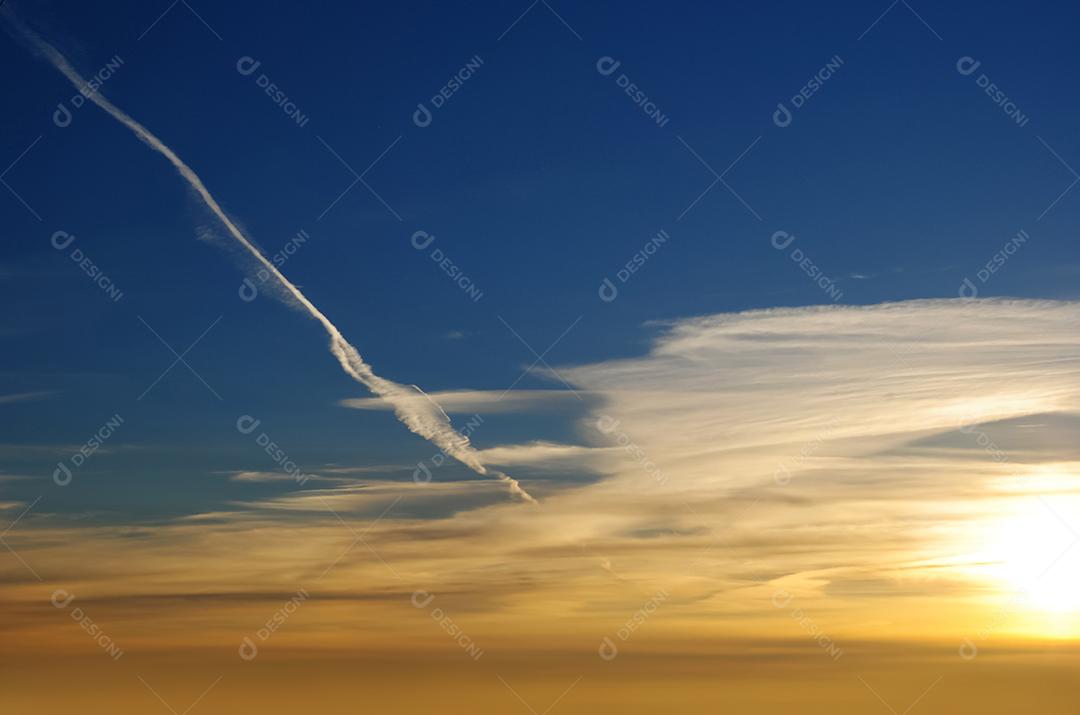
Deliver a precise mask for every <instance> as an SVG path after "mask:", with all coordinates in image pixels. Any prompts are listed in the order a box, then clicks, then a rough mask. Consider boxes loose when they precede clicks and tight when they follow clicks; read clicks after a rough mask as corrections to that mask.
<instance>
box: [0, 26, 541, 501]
mask: <svg viewBox="0 0 1080 715" xmlns="http://www.w3.org/2000/svg"><path fill="white" fill-rule="evenodd" d="M4 16H5V17H6V18H7V19H8V20H9V21H10V22H12V23H13V24H14V26H15V28H16V29H17V30H18V31H19V32H20V33H21V35H22V36H23V37H24V38H25V39H26V40H28V41H29V42H30V43H31V44H32V45H33V46H34V48H35V49H36V50H37V51H38V52H39V53H41V54H42V55H43V56H44V57H45V58H46V59H47V60H48V61H49V62H50V63H52V65H53V66H54V67H56V69H58V70H59V71H60V72H61V73H62V74H63V75H64V76H65V77H67V79H68V80H69V81H70V82H71V83H72V84H73V85H74V86H75V88H76V89H80V90H81V89H83V88H84V87H86V86H87V83H86V80H85V79H84V78H83V77H82V75H80V74H79V72H78V71H77V70H76V69H75V68H74V67H73V66H72V65H71V63H70V62H68V60H67V58H66V57H64V56H63V55H62V54H61V53H60V52H59V51H58V50H57V49H56V48H55V47H53V46H52V45H51V44H49V43H48V42H46V41H45V40H44V39H42V38H41V37H40V36H39V35H38V34H37V33H36V32H34V31H33V30H31V29H30V28H29V27H27V26H26V25H25V24H24V23H23V22H22V21H21V20H19V19H18V18H16V17H15V16H14V15H12V14H11V13H10V12H5V13H4ZM86 96H87V98H88V99H89V100H90V101H91V102H93V103H94V104H96V105H97V106H99V107H101V108H102V109H103V110H105V111H106V112H107V113H108V114H109V115H110V116H111V117H113V118H114V119H116V120H117V121H118V122H120V123H121V124H123V125H124V126H126V127H127V128H128V129H130V130H131V131H132V132H133V133H134V134H135V136H137V137H138V138H139V139H140V140H142V141H143V142H144V143H145V144H146V145H147V146H149V147H150V148H151V149H153V150H154V151H156V152H158V153H159V154H161V155H162V156H164V157H165V158H166V159H168V161H169V163H170V164H172V165H173V167H175V168H176V170H177V171H178V172H179V173H180V175H181V176H182V177H183V178H184V180H185V181H187V182H188V184H189V185H190V186H191V188H193V189H194V190H195V192H196V193H197V194H198V195H199V197H200V198H201V199H202V201H203V203H205V204H206V206H207V208H209V209H210V211H211V212H212V213H213V214H214V215H215V216H216V217H217V218H218V220H219V221H221V223H222V224H223V225H224V226H225V228H226V229H227V230H228V232H229V235H231V236H232V237H233V238H234V239H235V240H236V241H237V242H238V243H239V244H240V246H241V247H242V248H243V249H244V250H245V251H246V254H247V255H248V256H249V257H250V258H251V259H253V260H254V261H255V263H256V264H257V265H258V266H259V268H260V270H263V271H266V273H267V274H268V275H269V276H272V277H273V279H274V281H275V282H276V284H277V285H278V286H279V287H280V288H281V290H282V291H283V292H284V294H285V296H286V297H287V298H288V302H290V303H291V304H293V305H295V306H297V307H299V308H300V309H301V310H303V311H304V312H306V313H307V314H308V315H309V316H310V317H312V318H314V319H315V320H316V321H317V322H318V323H319V324H320V325H322V327H323V329H324V330H325V331H326V333H327V335H328V336H329V338H330V352H331V353H332V354H333V355H334V357H335V358H337V361H338V363H339V364H340V365H341V368H342V369H343V370H344V371H345V372H346V373H347V374H348V375H349V376H350V377H352V378H353V379H354V380H356V381H357V382H359V383H360V384H361V385H363V386H365V387H366V388H368V389H369V390H371V391H372V392H373V393H375V394H376V395H377V396H379V397H380V398H382V399H383V400H385V401H386V402H387V403H389V404H390V405H392V407H393V410H394V414H395V415H397V417H398V419H399V420H400V421H401V422H402V423H403V424H404V425H405V426H406V427H408V428H409V429H410V430H411V431H412V432H414V433H416V434H418V435H420V436H421V437H423V438H424V439H427V440H429V441H430V442H432V443H434V444H435V445H436V446H438V447H439V448H440V449H442V450H443V451H444V452H445V453H446V454H448V455H450V456H452V457H454V458H455V459H457V460H458V461H460V462H461V463H462V464H465V465H466V466H467V467H469V468H470V469H472V470H473V471H474V472H476V473H477V474H480V475H490V476H494V477H496V478H497V479H499V480H500V481H502V482H504V483H505V484H507V485H508V486H509V488H510V491H511V493H513V494H515V495H517V496H519V497H521V498H522V499H524V500H526V501H529V502H532V501H534V500H533V498H532V497H531V496H530V495H529V494H528V492H526V491H525V490H524V489H522V488H521V486H520V485H519V484H518V482H517V480H515V479H513V478H512V477H510V476H508V475H506V474H504V473H502V472H500V471H497V470H489V469H488V468H487V467H486V466H485V465H484V464H483V462H482V461H481V460H480V458H479V455H478V454H477V453H476V450H474V449H473V448H472V445H471V444H470V443H469V439H468V437H465V436H463V435H462V434H460V433H459V432H457V431H455V430H454V429H453V427H451V425H450V420H449V418H448V417H447V415H446V413H445V412H444V411H443V410H442V408H441V407H439V405H438V404H436V403H435V401H434V400H432V399H431V398H430V397H429V396H428V395H426V394H424V392H423V391H422V390H421V389H420V388H419V387H417V386H416V385H401V384H399V383H396V382H393V381H392V380H387V379H386V378H383V377H380V376H378V375H376V374H375V371H374V370H372V368H371V366H370V365H368V364H367V363H366V362H364V359H363V358H362V357H361V356H360V353H359V352H358V351H357V349H356V348H355V347H353V346H352V344H350V343H349V342H348V341H347V340H346V339H345V336H344V335H342V333H341V331H340V330H338V328H337V326H336V325H334V323H332V322H331V321H330V319H329V318H327V317H326V316H325V315H324V314H323V313H322V311H320V310H319V309H318V308H317V307H316V306H315V304H314V303H312V302H311V301H310V300H309V299H308V298H307V296H305V295H304V294H303V292H301V291H300V289H299V288H298V287H297V286H296V285H294V284H293V283H292V282H291V281H289V279H287V278H286V277H285V276H284V275H283V274H282V273H281V271H279V270H278V268H277V266H276V265H274V263H272V262H271V261H270V260H269V259H267V258H266V256H264V255H263V254H262V252H261V251H260V250H259V248H258V247H257V246H256V245H255V243H254V242H253V241H252V240H251V239H250V238H248V236H247V235H246V234H244V233H243V232H242V231H241V230H240V228H239V227H238V226H237V224H236V222H235V221H234V220H233V219H231V218H230V217H229V216H228V215H227V214H226V213H225V210H224V209H222V208H221V205H220V204H218V202H217V199H215V198H214V196H213V195H212V194H211V193H210V190H209V189H207V188H206V185H205V184H203V181H202V179H200V178H199V176H198V174H196V173H195V171H194V170H193V169H192V168H191V167H190V166H188V165H187V164H186V163H185V162H184V161H183V160H182V159H181V158H180V157H179V156H178V155H177V154H176V153H175V152H174V151H173V150H172V149H170V148H169V147H168V146H166V145H165V143H164V142H162V141H161V140H160V139H159V138H158V137H157V136H156V135H155V134H153V133H152V132H151V131H150V130H149V129H147V128H146V127H144V126H143V125H142V124H140V123H139V122H137V121H135V120H134V119H132V118H131V117H130V116H129V115H128V114H127V113H125V112H124V111H123V110H121V109H119V108H118V107H117V106H116V105H115V104H113V103H112V102H110V101H109V100H108V99H106V98H105V97H104V95H103V94H102V93H101V92H100V91H94V92H90V93H89V94H87V95H86Z"/></svg>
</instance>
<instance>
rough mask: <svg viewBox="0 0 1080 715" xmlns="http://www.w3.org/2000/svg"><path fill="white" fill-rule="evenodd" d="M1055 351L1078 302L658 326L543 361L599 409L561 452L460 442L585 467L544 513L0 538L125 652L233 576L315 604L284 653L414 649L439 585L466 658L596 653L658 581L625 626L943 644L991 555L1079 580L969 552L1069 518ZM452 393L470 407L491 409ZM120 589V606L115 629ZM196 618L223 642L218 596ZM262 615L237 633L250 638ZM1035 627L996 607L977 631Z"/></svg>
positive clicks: (387, 501)
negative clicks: (570, 362)
mask: <svg viewBox="0 0 1080 715" xmlns="http://www.w3.org/2000/svg"><path fill="white" fill-rule="evenodd" d="M1078 348H1080V304H1076V303H1062V302H1046V301H1005V300H994V301H973V302H964V301H911V302H905V303H895V304H885V305H876V306H865V307H828V308H803V309H783V310H768V311H754V312H747V313H739V314H722V315H713V316H705V317H700V318H693V319H687V320H678V321H673V322H671V323H669V324H666V325H665V326H663V330H662V332H661V333H660V335H659V336H658V337H657V338H656V339H655V342H654V344H653V346H652V348H651V349H650V350H649V351H648V353H647V354H644V355H641V356H638V357H633V358H626V359H620V360H612V361H607V362H603V363H599V364H592V365H580V366H572V367H566V368H557V369H558V370H559V373H560V375H561V376H562V378H563V379H565V380H567V381H568V382H569V383H570V384H572V385H574V386H575V387H576V388H580V389H581V390H582V391H584V392H587V393H588V394H589V395H590V398H591V399H592V398H595V400H596V406H595V407H592V408H591V410H592V411H591V412H590V413H589V414H588V415H587V416H586V417H585V418H584V419H582V420H581V421H580V423H579V425H578V427H579V435H580V441H579V443H577V444H556V443H551V442H533V443H526V444H516V445H515V444H508V445H498V446H493V447H489V448H488V449H486V450H483V451H482V452H481V455H482V458H483V459H484V461H485V462H488V463H492V464H499V465H502V466H512V465H530V466H539V467H541V468H543V469H545V470H549V471H553V472H562V473H564V474H565V475H567V476H568V477H572V476H574V475H581V474H591V475H593V477H594V481H591V482H583V481H581V480H576V479H572V478H567V479H565V480H559V479H553V480H551V481H547V482H544V484H543V485H540V484H539V483H538V484H537V485H536V486H537V489H538V490H539V491H543V490H545V489H546V493H545V494H544V496H543V500H542V501H543V506H542V508H541V509H534V508H524V507H522V506H521V505H517V504H507V503H500V501H499V500H498V486H497V485H496V484H493V483H491V482H483V481H460V482H442V483H440V481H439V480H438V479H436V481H434V482H432V483H430V484H422V483H421V484H417V483H414V482H412V481H396V482H391V481H377V480H374V479H367V475H364V474H362V473H361V474H359V475H357V479H356V480H355V481H353V482H349V483H343V484H340V485H335V484H333V483H330V484H325V483H324V484H318V485H315V486H314V487H313V488H309V489H304V490H298V491H295V492H283V493H282V495H281V496H276V497H268V498H259V499H253V500H251V501H247V502H244V503H242V504H226V505H221V509H220V510H218V511H215V512H213V513H206V514H201V515H192V516H191V517H190V518H188V519H184V520H180V521H178V522H175V523H171V524H164V525H160V526H146V527H138V528H137V529H134V531H135V532H137V534H134V533H133V531H132V530H131V529H126V528H121V527H109V528H105V527H102V528H97V529H91V528H72V527H64V526H60V525H57V524H55V523H53V524H47V523H46V521H47V520H41V521H40V523H37V524H35V522H34V521H33V520H29V521H28V522H27V523H26V524H25V525H24V526H22V527H20V530H19V534H18V536H17V538H14V537H15V535H13V539H12V541H13V543H14V544H15V546H16V548H18V549H19V551H20V553H21V554H23V555H24V556H25V557H26V558H27V559H28V561H29V562H30V563H31V564H32V565H34V567H35V568H37V570H38V571H39V572H41V573H42V575H43V577H44V578H45V579H46V581H47V582H48V584H53V583H62V584H63V585H64V586H65V587H66V588H70V589H71V590H72V591H73V592H77V593H80V594H85V596H86V597H92V598H94V599H97V601H98V607H99V608H101V609H102V611H103V612H105V613H109V614H111V615H113V616H114V617H115V618H116V619H117V620H116V627H117V628H118V629H119V630H121V632H123V631H124V630H125V629H130V633H131V634H132V635H131V637H132V638H137V637H138V635H137V633H138V632H139V631H138V628H139V626H140V624H142V623H143V620H142V619H145V618H150V617H151V616H150V614H154V617H155V618H157V617H160V615H161V614H162V612H163V609H164V610H167V609H173V610H174V611H175V613H174V615H176V617H177V618H178V619H179V620H177V621H176V623H183V622H184V621H185V619H194V620H197V621H199V622H200V623H201V622H203V621H204V620H205V619H206V618H208V617H209V616H208V615H207V611H206V609H208V608H213V607H212V606H209V605H206V604H201V605H199V607H198V609H196V608H194V607H192V606H191V605H190V604H186V603H185V601H184V599H183V598H182V594H194V593H204V594H239V595H238V596H237V598H240V600H243V597H242V594H244V593H249V592H251V589H252V584H259V585H260V590H261V591H266V592H269V593H275V594H277V593H288V592H293V591H295V590H296V589H297V588H299V587H305V588H307V589H308V590H309V591H311V592H312V593H315V594H320V595H321V597H322V598H323V599H324V601H320V600H319V599H318V598H316V599H315V601H314V602H313V604H312V605H310V606H306V607H305V612H306V613H309V614H310V615H309V616H305V619H304V620H301V621H300V622H298V623H297V624H296V625H295V626H292V625H290V627H292V628H293V629H294V630H293V633H292V635H291V636H289V637H288V638H287V639H286V638H283V639H282V642H283V643H284V642H293V639H295V642H296V643H297V644H300V643H317V642H326V641H327V639H329V640H330V641H333V640H334V636H332V635H331V634H330V633H329V631H328V629H330V627H331V624H332V623H339V624H340V623H341V622H342V619H344V621H345V622H349V623H353V624H356V625H360V624H363V625H365V627H370V628H371V629H372V630H371V632H372V633H373V634H374V635H373V637H378V638H384V637H385V638H386V639H387V642H392V641H393V640H394V639H395V638H398V637H399V636H401V633H400V632H398V630H400V631H406V632H409V633H410V634H412V636H415V637H418V638H421V639H425V638H430V639H431V641H432V643H434V644H436V645H435V646H434V647H439V646H438V644H439V643H440V640H439V639H440V637H441V636H442V634H441V633H440V632H439V631H438V629H436V628H434V627H433V626H432V624H431V623H430V622H428V621H430V619H427V620H426V621H425V620H424V619H422V618H417V619H414V620H415V623H414V622H413V621H410V620H409V619H408V618H406V616H407V615H409V614H410V613H411V612H412V607H411V606H410V605H409V603H408V597H407V594H410V593H411V592H412V591H414V590H416V589H423V590H426V591H430V592H432V593H437V594H440V599H441V600H440V603H441V604H442V605H443V607H444V608H446V609H447V612H449V613H453V614H454V616H455V618H456V619H458V620H459V621H460V622H461V623H462V624H463V626H464V627H466V628H467V629H469V632H470V634H471V635H473V637H474V638H475V639H476V640H477V641H480V640H481V638H483V637H487V638H488V639H489V642H498V641H500V640H506V639H513V638H518V639H519V640H526V641H527V640H529V639H534V640H536V641H537V642H542V641H543V639H544V638H546V637H549V636H551V634H561V636H560V637H566V638H570V637H580V634H581V633H588V634H589V637H595V639H596V640H599V639H600V638H601V637H602V636H604V635H605V634H608V633H609V632H611V631H612V629H615V628H618V627H619V626H620V625H621V624H622V623H623V622H624V621H626V619H627V618H629V617H631V616H632V615H633V613H634V612H635V611H636V610H637V609H638V608H640V607H641V606H642V604H643V603H645V602H646V601H647V599H649V598H650V597H651V596H653V595H654V594H656V593H657V592H659V591H661V590H662V591H664V592H666V593H668V594H670V596H669V598H667V599H666V601H665V603H664V605H663V607H662V608H661V609H660V611H658V613H657V614H656V615H655V616H653V618H652V619H651V620H650V621H649V623H648V625H647V626H644V627H643V629H648V630H649V631H650V632H651V633H653V634H654V635H655V636H657V637H660V636H663V637H665V638H671V639H685V640H686V642H687V643H689V642H691V641H693V640H694V639H700V638H702V637H715V638H720V637H745V636H747V635H749V634H755V635H756V637H763V638H764V637H777V638H786V637H802V636H804V635H805V633H804V632H803V631H802V630H801V629H800V627H799V625H798V624H796V623H794V622H793V621H792V619H791V618H790V617H788V616H786V615H785V613H786V612H785V611H783V610H780V609H777V607H776V605H775V603H774V597H775V594H777V593H780V592H782V593H785V594H788V595H789V596H791V597H792V598H793V599H794V603H797V604H798V606H799V607H800V608H802V609H805V612H806V613H809V614H812V615H813V618H814V619H815V623H817V624H819V627H820V628H821V629H823V630H825V631H827V632H829V633H830V634H831V635H832V636H833V637H834V638H836V639H837V640H838V641H841V640H842V639H843V638H844V637H845V636H846V637H850V638H854V637H866V636H873V637H882V638H888V637H904V636H909V635H918V636H921V637H927V638H929V637H947V638H960V637H966V635H967V634H970V633H976V632H982V631H985V630H986V628H987V624H988V623H991V622H995V623H996V621H994V619H995V614H996V613H997V612H998V610H999V609H1000V608H1001V607H1002V604H1003V603H1006V602H1007V601H1008V600H1009V599H1010V598H1011V597H1012V595H1013V593H1012V591H1013V590H1015V588H1016V587H1017V585H1018V584H1017V583H1015V582H1013V583H1010V582H1008V581H1007V580H1002V579H1001V578H999V575H1000V573H1001V568H1002V567H1006V566H1009V564H1007V563H1003V561H1007V560H1008V559H1018V560H1021V561H1030V562H1031V563H1032V564H1035V565H1046V566H1047V567H1048V568H1052V569H1053V571H1055V572H1056V571H1057V569H1059V568H1063V569H1075V567H1076V566H1077V564H1076V563H1075V559H1074V558H1073V556H1070V555H1068V554H1067V553H1064V552H1062V551H1061V544H1060V543H1059V542H1058V541H1054V540H1048V541H1047V542H1046V543H1045V544H1043V543H1041V542H1037V541H1032V542H1030V543H1026V544H1025V548H1026V549H1028V551H1024V550H1021V551H1020V552H1018V553H1011V552H1002V551H1000V550H998V551H995V550H994V548H993V534H994V532H995V531H997V530H999V527H1000V526H1001V525H1004V524H1008V523H1011V522H1010V519H1014V517H1017V515H1021V514H1024V513H1029V514H1033V517H1032V518H1033V519H1035V520H1036V521H1042V522H1045V523H1050V524H1055V525H1057V526H1058V527H1060V528H1059V531H1062V533H1065V534H1067V533H1068V532H1069V530H1071V529H1076V528H1077V527H1078V526H1080V519H1078V517H1080V509H1077V508H1076V506H1077V505H1076V493H1077V492H1078V491H1080V490H1078V488H1077V483H1078V481H1080V480H1078V479H1077V477H1076V475H1077V474H1078V473H1080V454H1078V452H1080V449H1078V448H1077V447H1075V446H1074V441H1075V440H1074V439H1073V435H1074V434H1075V430H1074V428H1075V426H1076V424H1077V414H1080V351H1078ZM461 394H463V395H467V401H464V398H463V403H462V404H466V402H467V404H468V405H470V406H477V405H484V404H490V403H491V402H492V400H493V396H494V395H495V393H483V392H482V391H462V393H461ZM534 397H535V398H536V399H537V400H538V403H537V404H539V405H543V404H545V401H547V400H549V399H550V397H549V396H546V395H541V396H535V395H531V394H530V393H528V392H525V393H522V394H521V395H518V396H516V397H515V399H516V400H517V402H516V407H515V409H517V408H520V407H521V406H522V405H523V404H528V403H529V400H530V399H533V398H534ZM556 399H559V398H556ZM590 401H591V400H590ZM363 406H365V407H369V406H374V405H371V404H370V403H369V404H365V405H363ZM988 445H992V448H991V447H990V446H988ZM530 488H533V485H530ZM1037 497H1042V498H1043V499H1045V500H1047V501H1046V503H1045V504H1043V503H1040V501H1039V500H1038V499H1037ZM380 515H382V516H380ZM76 535H77V537H76ZM133 535H137V537H138V538H131V537H132V536H133ZM1066 542H1068V537H1066ZM1066 545H1068V544H1067V543H1066ZM1059 558H1060V560H1058V559H1059ZM89 563H94V564H95V566H94V568H93V569H89V568H87V566H86V564H89ZM151 565H152V571H153V574H154V576H153V578H146V577H145V574H146V573H147V572H148V569H151ZM19 568H20V567H19V565H18V564H7V565H5V569H4V573H5V576H6V577H7V581H8V583H7V586H5V588H4V591H5V592H6V595H7V596H8V597H10V598H12V599H15V600H17V601H25V602H29V601H33V600H35V599H36V600H40V599H41V592H42V591H43V587H42V586H41V585H39V584H37V583H36V582H32V581H28V580H26V579H24V578H23V576H24V575H25V574H22V573H20V570H19ZM1051 578H1053V573H1051ZM1063 583H1065V584H1066V585H1067V583H1068V582H1063ZM170 594H171V596H170ZM403 594H404V595H403ZM167 596H168V598H166V597H167ZM155 597H160V598H157V600H155ZM132 598H136V599H143V600H141V601H139V603H140V608H139V609H136V610H134V611H124V610H123V609H122V608H121V607H120V604H121V603H122V602H123V601H124V599H132ZM226 598H227V597H226V596H222V599H226ZM230 598H231V597H230ZM170 599H172V600H170ZM210 600H211V601H212V600H213V599H212V598H211V599H210ZM254 601H256V603H254V605H252V606H251V607H252V608H262V609H264V610H265V609H266V608H267V606H266V604H264V603H262V602H261V601H258V599H254ZM343 601H348V602H349V603H351V604H352V605H351V606H350V607H349V608H347V609H346V608H343V607H342V606H341V604H342V602H343ZM217 607H219V608H221V609H223V613H224V612H227V613H228V616H227V617H224V620H225V622H227V623H230V624H239V625H237V628H238V629H239V630H237V629H233V631H235V632H237V633H239V632H241V631H242V630H243V627H242V617H241V615H240V612H241V611H244V610H245V609H241V608H239V606H237V603H236V600H235V599H233V600H229V601H228V604H227V605H226V604H224V602H223V603H222V604H219V606H217ZM200 609H201V610H200ZM270 610H271V611H272V609H270ZM125 613H126V614H127V615H124V614H125ZM260 614H261V611H256V612H254V613H249V615H248V616H246V618H247V619H248V621H253V622H255V624H256V625H257V624H258V622H259V619H260ZM265 615H267V616H268V615H270V614H269V613H267V614H265ZM1061 618H1068V619H1072V620H1071V621H1070V622H1074V621H1075V620H1076V618H1075V614H1072V615H1068V616H1061ZM308 619H309V620H308ZM263 620H265V619H263ZM391 621H392V622H393V623H394V624H396V625H390V622H391ZM28 624H30V625H27V626H26V628H36V627H38V626H40V624H37V622H36V621H31V622H28ZM1078 625H1080V624H1078ZM1044 626H1045V624H1044V623H1042V622H1041V621H1040V617H1039V616H1038V615H1037V614H1035V613H1033V612H1027V611H1020V612H1017V613H1013V614H1011V615H1010V616H1009V618H1007V619H1005V620H1004V621H1002V622H1001V623H998V624H997V625H996V626H995V627H994V632H995V633H1000V634H1012V635H1024V634H1036V635H1038V634H1042V632H1043V631H1042V630H1040V629H1042V628H1043V627H1044ZM980 629H982V630H980ZM226 631H227V632H226ZM233 631H229V630H228V629H223V631H222V636H221V637H222V639H223V640H225V641H227V640H228V638H230V637H232V636H233V634H234V633H233ZM170 637H173V638H176V639H181V640H182V639H183V638H184V636H183V634H182V633H180V632H176V633H171V636H170ZM320 639H321V640H320ZM695 647H696V646H695Z"/></svg>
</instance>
